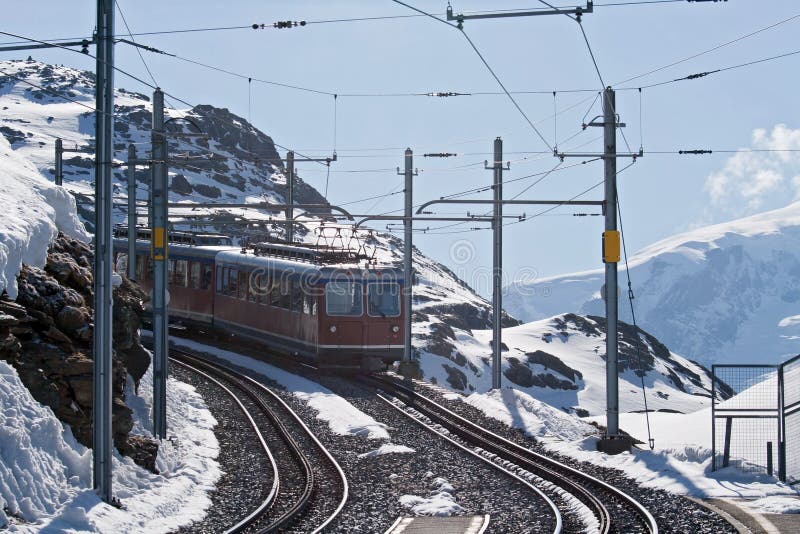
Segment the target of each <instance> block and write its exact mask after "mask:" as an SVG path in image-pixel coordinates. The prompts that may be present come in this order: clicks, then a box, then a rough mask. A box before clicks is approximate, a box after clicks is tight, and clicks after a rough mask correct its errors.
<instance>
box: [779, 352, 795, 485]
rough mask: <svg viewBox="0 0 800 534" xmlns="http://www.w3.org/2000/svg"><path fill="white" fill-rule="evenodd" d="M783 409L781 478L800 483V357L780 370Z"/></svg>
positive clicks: (780, 401) (781, 404) (791, 482)
mask: <svg viewBox="0 0 800 534" xmlns="http://www.w3.org/2000/svg"><path fill="white" fill-rule="evenodd" d="M778 382H779V384H780V400H779V403H780V407H781V424H780V432H781V443H782V446H781V448H780V453H781V458H780V467H779V470H780V478H781V480H783V481H784V482H789V483H790V484H795V483H797V482H800V356H795V357H794V358H792V359H791V360H789V361H788V362H786V363H784V364H783V365H781V366H780V367H779V368H778Z"/></svg>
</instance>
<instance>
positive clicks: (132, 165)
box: [128, 144, 136, 280]
mask: <svg viewBox="0 0 800 534" xmlns="http://www.w3.org/2000/svg"><path fill="white" fill-rule="evenodd" d="M128 278H129V279H131V280H135V279H136V147H135V146H134V145H133V144H130V145H128Z"/></svg>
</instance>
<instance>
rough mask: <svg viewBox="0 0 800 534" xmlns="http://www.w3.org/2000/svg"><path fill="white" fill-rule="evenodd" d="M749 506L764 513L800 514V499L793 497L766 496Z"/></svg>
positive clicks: (748, 504)
mask: <svg viewBox="0 0 800 534" xmlns="http://www.w3.org/2000/svg"><path fill="white" fill-rule="evenodd" d="M747 506H748V507H749V508H751V509H752V510H755V511H757V512H759V513H762V514H800V499H798V498H793V497H766V498H763V499H756V500H755V501H752V502H749V503H747Z"/></svg>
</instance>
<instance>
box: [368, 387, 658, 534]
mask: <svg viewBox="0 0 800 534" xmlns="http://www.w3.org/2000/svg"><path fill="white" fill-rule="evenodd" d="M374 380H376V381H377V382H379V383H380V384H382V385H386V386H388V387H389V388H391V389H393V390H394V391H400V392H401V393H402V394H404V395H405V396H407V397H408V398H410V399H412V400H413V401H420V402H421V403H423V404H427V405H429V406H432V407H433V408H428V410H427V411H428V412H429V413H430V414H431V415H433V417H432V419H439V420H443V421H445V422H448V421H447V419H446V418H445V417H442V416H441V415H440V414H437V413H435V410H439V411H440V412H443V413H445V414H446V415H447V417H449V418H452V419H455V420H456V421H457V423H456V424H455V425H456V428H455V429H454V430H455V432H454V433H459V426H460V430H461V431H463V432H464V433H465V434H467V435H468V436H475V438H476V439H480V440H482V441H484V442H486V441H488V440H487V439H486V438H482V437H481V436H490V437H491V438H492V439H494V440H497V441H499V442H500V444H499V445H498V444H497V443H493V444H492V447H493V448H496V449H505V450H506V451H507V453H508V454H509V455H511V456H512V457H514V458H518V459H519V460H520V461H521V462H522V463H523V464H526V465H532V466H533V467H534V469H535V470H537V469H538V470H540V471H542V472H543V473H544V474H547V475H548V476H551V477H555V478H556V479H555V480H550V482H553V483H555V484H558V483H559V482H560V481H563V482H566V483H567V484H569V485H571V486H573V487H575V489H576V491H578V492H579V493H581V494H582V495H586V494H587V493H588V495H586V498H587V499H588V501H589V502H588V503H585V504H587V505H588V504H589V503H594V504H599V508H597V511H598V513H599V514H600V515H599V516H598V520H600V521H601V529H600V531H601V532H610V531H611V528H612V527H613V523H612V521H611V515H610V513H609V512H608V509H607V508H606V507H605V505H603V504H602V502H600V501H599V499H598V498H597V497H596V496H595V495H593V494H591V492H589V490H588V489H587V488H584V487H583V486H581V485H580V484H578V483H577V482H575V481H571V480H569V479H566V478H565V477H564V476H563V475H561V474H560V473H558V472H556V471H554V469H560V470H565V471H567V472H568V473H570V474H571V475H572V476H573V477H575V478H577V479H579V480H582V481H586V482H589V483H591V484H594V485H596V486H599V487H601V488H603V490H604V491H607V492H609V493H611V494H612V495H614V496H615V497H616V498H618V499H620V500H622V501H624V502H625V503H627V504H628V505H629V506H630V507H631V508H632V509H633V510H634V511H635V512H636V514H637V515H638V516H639V518H640V519H641V520H642V522H643V523H644V526H645V528H647V530H648V531H649V532H650V533H651V534H658V524H657V523H656V520H655V518H654V517H653V515H652V514H651V513H650V512H649V510H647V508H645V507H644V506H643V505H642V504H641V503H639V502H638V501H637V500H636V499H634V498H633V497H631V496H630V495H628V494H627V493H625V492H623V491H621V490H619V489H617V488H615V487H614V486H612V485H610V484H608V483H606V482H604V481H602V480H600V479H598V478H595V477H593V476H591V475H588V474H586V473H583V472H581V471H579V470H577V469H575V468H573V467H570V466H568V465H566V464H562V463H561V462H558V461H556V460H553V459H552V458H548V457H547V456H544V455H542V454H539V453H536V452H534V451H531V450H529V449H526V448H524V447H522V446H520V445H518V444H516V443H514V442H512V441H510V440H508V439H506V438H504V437H502V436H499V435H497V434H495V433H493V432H491V431H490V430H487V429H484V428H480V427H479V426H478V425H476V424H475V423H473V422H471V421H469V420H467V419H465V418H464V417H462V416H460V415H458V414H456V413H454V412H452V411H451V410H449V409H448V408H446V407H444V406H442V405H440V404H439V403H437V402H435V401H433V400H431V399H429V398H427V397H425V396H424V395H421V394H420V393H418V392H416V391H414V390H413V389H410V388H409V387H407V386H405V385H401V384H398V383H397V382H395V381H394V380H391V379H388V378H382V377H375V378H374ZM419 406H420V405H419V404H415V407H419ZM426 415H427V414H426ZM450 424H451V425H454V423H452V422H450ZM509 449H510V450H509ZM526 457H527V458H526ZM537 462H538V463H539V465H537ZM541 464H544V465H541ZM576 497H577V495H576Z"/></svg>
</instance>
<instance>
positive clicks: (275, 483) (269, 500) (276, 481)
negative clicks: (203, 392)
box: [170, 349, 280, 534]
mask: <svg viewBox="0 0 800 534" xmlns="http://www.w3.org/2000/svg"><path fill="white" fill-rule="evenodd" d="M173 350H174V349H173ZM170 360H172V361H173V362H174V363H177V364H178V365H182V366H183V367H185V368H186V369H190V370H191V371H192V372H193V373H196V374H198V375H200V376H203V377H205V378H206V379H207V380H209V381H211V382H213V383H214V384H216V385H217V386H219V387H220V388H221V389H222V390H223V391H225V392H226V393H227V394H228V395H229V396H230V397H231V398H232V399H233V401H234V402H235V403H236V404H238V405H239V408H240V409H241V410H242V413H244V415H245V417H247V420H248V421H249V422H250V425H251V426H252V427H253V430H254V431H255V433H256V435H257V436H258V440H259V442H261V447H262V448H263V449H264V451H265V452H266V453H267V457H268V458H269V462H270V465H271V466H272V487H271V488H270V491H269V494H267V496H266V497H265V498H264V501H263V502H262V503H261V505H260V506H258V507H257V508H256V509H255V510H253V511H252V512H251V513H250V514H249V515H248V516H247V517H245V518H244V519H242V520H241V521H239V522H238V523H236V524H235V525H234V526H232V527H230V528H229V529H227V530H226V531H225V534H235V533H237V532H241V531H242V530H243V529H245V528H247V527H248V526H250V524H251V523H252V522H253V521H255V520H256V519H257V518H258V517H260V516H261V515H262V514H264V513H266V511H267V509H268V508H270V507H271V506H272V504H273V503H274V502H275V497H276V496H277V495H278V491H280V474H279V472H278V463H277V462H276V461H275V457H274V456H272V451H270V450H269V446H268V445H267V443H266V441H265V440H264V436H263V434H262V433H261V430H259V428H258V425H257V424H256V422H255V421H254V420H253V416H252V415H250V412H249V411H248V410H247V408H245V407H244V404H242V401H240V400H239V397H237V396H236V394H235V393H234V392H233V391H231V390H230V389H229V388H228V387H227V386H225V385H224V384H222V382H220V381H219V380H217V379H215V378H214V377H212V376H211V375H209V374H208V373H205V372H203V371H201V370H200V369H197V368H196V367H194V366H192V365H190V364H188V363H186V362H182V361H180V360H178V359H175V358H170Z"/></svg>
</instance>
